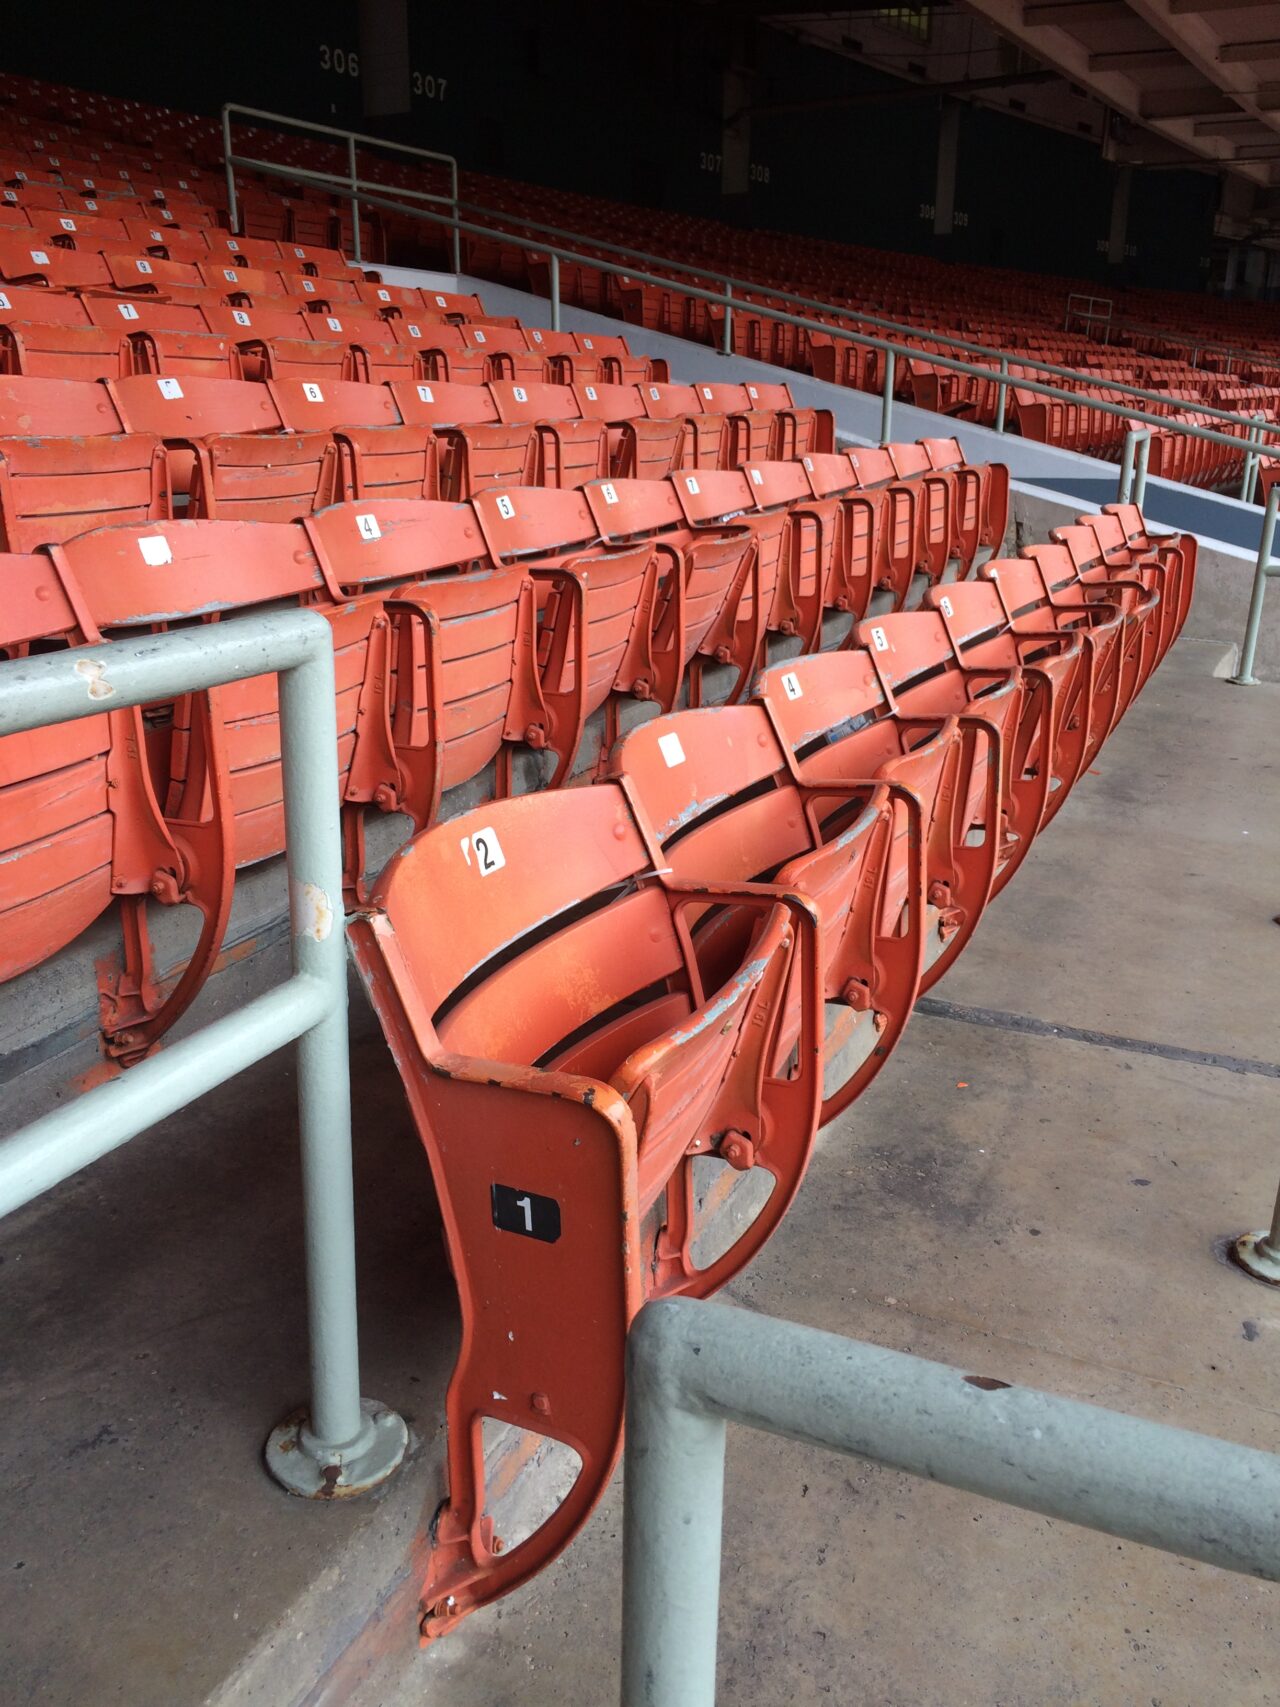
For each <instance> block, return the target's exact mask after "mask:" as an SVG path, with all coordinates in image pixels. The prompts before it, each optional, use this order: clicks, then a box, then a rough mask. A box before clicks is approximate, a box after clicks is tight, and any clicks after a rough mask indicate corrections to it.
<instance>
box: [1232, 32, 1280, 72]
mask: <svg viewBox="0 0 1280 1707" xmlns="http://www.w3.org/2000/svg"><path fill="white" fill-rule="evenodd" d="M1218 58H1219V59H1220V60H1221V61H1222V63H1223V65H1256V64H1257V63H1258V62H1259V61H1260V60H1262V61H1266V60H1273V59H1280V36H1275V37H1273V38H1272V39H1271V40H1270V41H1224V42H1223V44H1222V46H1221V47H1220V48H1219V49H1218Z"/></svg>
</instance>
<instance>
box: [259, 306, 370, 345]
mask: <svg viewBox="0 0 1280 1707" xmlns="http://www.w3.org/2000/svg"><path fill="white" fill-rule="evenodd" d="M290 300H291V298H289V297H277V298H276V299H275V301H277V302H279V303H281V304H284V303H287V302H289V301H290ZM299 317H300V319H301V321H302V327H303V330H302V332H301V334H295V336H298V335H300V336H301V337H304V338H332V339H333V340H334V341H335V342H338V343H344V344H354V343H370V344H392V343H394V342H395V339H394V337H393V336H392V333H391V329H390V327H389V326H388V324H387V322H386V321H385V320H382V319H379V317H378V316H377V315H374V314H366V313H362V312H361V310H360V307H359V305H358V304H357V305H356V307H355V309H354V310H353V309H349V308H339V309H336V310H333V311H326V312H324V313H321V312H319V311H315V312H308V311H307V310H303V311H302V312H301V314H300V316H299Z"/></svg>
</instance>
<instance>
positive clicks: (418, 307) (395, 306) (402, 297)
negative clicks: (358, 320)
mask: <svg viewBox="0 0 1280 1707" xmlns="http://www.w3.org/2000/svg"><path fill="white" fill-rule="evenodd" d="M355 286H356V295H357V297H358V298H359V299H360V302H361V304H362V305H363V306H364V307H365V308H367V309H369V310H370V311H371V312H373V313H377V314H384V313H385V314H392V315H394V314H400V315H406V314H407V315H408V317H409V318H410V319H411V320H412V319H414V318H415V317H416V316H418V315H421V314H425V313H426V312H427V311H426V310H425V309H424V308H423V305H422V292H421V291H420V290H419V289H418V288H417V286H416V285H393V284H371V283H370V282H369V280H368V279H357V280H356V281H355ZM432 312H433V313H437V312H438V311H436V310H433V311H432ZM440 318H442V319H443V318H444V317H443V316H440Z"/></svg>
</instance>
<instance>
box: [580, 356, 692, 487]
mask: <svg viewBox="0 0 1280 1707" xmlns="http://www.w3.org/2000/svg"><path fill="white" fill-rule="evenodd" d="M573 397H574V402H575V405H576V408H577V413H578V414H579V415H581V416H582V417H583V419H584V420H588V421H603V422H604V423H605V424H606V426H607V427H608V429H609V438H608V457H609V472H610V473H611V474H615V475H617V476H618V478H619V479H628V478H636V479H641V480H660V479H662V477H663V476H664V475H667V474H670V473H671V471H672V470H673V469H675V468H679V467H681V466H682V465H683V444H684V434H685V429H684V423H683V422H682V421H681V420H678V419H672V420H665V421H651V420H650V419H649V418H648V417H647V416H646V415H645V413H644V405H643V404H642V403H641V401H640V392H639V389H638V387H636V386H634V385H608V384H606V383H605V382H604V381H603V380H600V381H597V382H593V383H591V384H583V383H581V382H579V383H577V384H575V385H574V386H573Z"/></svg>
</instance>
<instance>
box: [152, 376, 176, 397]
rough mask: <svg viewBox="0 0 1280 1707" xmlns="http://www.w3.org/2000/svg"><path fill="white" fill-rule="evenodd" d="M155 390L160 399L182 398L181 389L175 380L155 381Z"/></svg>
mask: <svg viewBox="0 0 1280 1707" xmlns="http://www.w3.org/2000/svg"><path fill="white" fill-rule="evenodd" d="M156 388H157V390H158V391H159V393H160V395H161V397H168V398H171V399H172V398H174V397H181V396H182V387H181V386H180V385H179V384H178V382H177V380H176V379H158V380H157V381H156Z"/></svg>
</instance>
